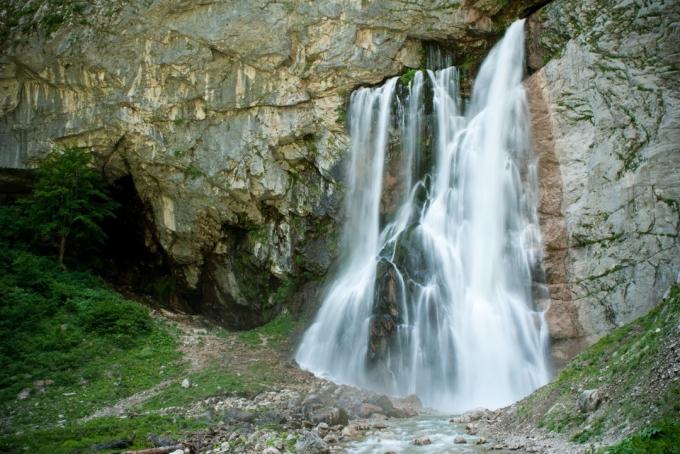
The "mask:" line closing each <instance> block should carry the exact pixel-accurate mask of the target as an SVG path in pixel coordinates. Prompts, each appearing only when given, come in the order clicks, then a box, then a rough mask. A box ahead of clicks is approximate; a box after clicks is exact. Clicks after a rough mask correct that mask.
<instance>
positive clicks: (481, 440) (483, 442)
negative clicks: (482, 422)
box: [475, 437, 486, 445]
mask: <svg viewBox="0 0 680 454" xmlns="http://www.w3.org/2000/svg"><path fill="white" fill-rule="evenodd" d="M485 443H486V438H484V437H479V438H478V439H476V440H475V444H477V445H483V444H485Z"/></svg>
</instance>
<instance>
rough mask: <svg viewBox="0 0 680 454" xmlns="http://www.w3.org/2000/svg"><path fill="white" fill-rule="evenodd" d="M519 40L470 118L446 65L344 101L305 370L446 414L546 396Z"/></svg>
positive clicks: (505, 50)
mask: <svg viewBox="0 0 680 454" xmlns="http://www.w3.org/2000/svg"><path fill="white" fill-rule="evenodd" d="M523 26H524V24H523V21H517V22H515V23H514V24H513V25H512V26H511V27H510V28H509V29H508V30H507V32H506V34H505V37H504V38H503V39H502V41H500V42H499V43H498V44H497V45H496V46H495V47H494V48H493V50H492V51H491V52H490V54H489V56H488V57H487V58H486V60H485V61H484V63H483V64H482V66H481V68H480V71H479V73H478V75H477V77H476V81H475V84H474V87H473V92H472V97H471V99H470V100H469V102H467V103H465V104H467V105H465V106H464V102H463V100H462V99H461V96H460V94H459V83H458V70H457V69H456V68H455V67H453V66H450V61H447V60H448V59H447V58H445V57H442V56H441V55H440V56H439V58H430V59H429V60H430V61H429V63H428V67H431V68H433V69H434V70H427V71H425V72H422V71H418V72H416V73H415V75H414V76H413V78H412V79H411V80H410V81H408V84H404V83H403V82H404V81H402V82H400V81H399V80H398V79H397V78H393V79H390V80H388V81H387V82H385V83H384V84H383V85H382V86H380V87H375V88H362V89H359V90H357V91H355V92H354V93H353V94H352V97H351V100H350V109H349V122H350V123H349V130H350V135H351V155H350V156H351V158H350V162H349V168H348V173H347V175H348V177H347V196H346V224H345V226H344V236H343V239H342V248H343V251H344V253H343V256H342V258H341V262H340V264H339V267H338V271H337V273H336V274H335V275H334V276H333V278H332V280H331V281H330V282H329V284H328V287H327V291H326V293H325V297H324V300H323V303H322V306H321V308H320V310H319V313H318V314H317V317H316V319H315V322H314V323H313V324H312V325H311V326H310V327H309V329H308V330H307V331H306V333H305V335H304V338H303V341H302V343H301V345H300V347H299V349H298V352H297V355H296V359H297V361H298V363H299V364H300V365H301V366H302V367H303V368H305V369H308V370H310V371H312V372H314V373H315V374H317V375H320V376H324V377H327V378H330V379H331V380H333V381H335V382H338V383H344V384H351V385H356V386H359V387H363V388H367V389H372V390H376V391H380V392H384V393H387V394H391V395H400V396H405V395H409V394H416V395H418V397H419V398H420V399H421V400H422V402H423V403H424V405H426V406H428V407H431V408H434V409H438V410H441V411H446V412H455V413H458V412H462V411H465V410H468V409H471V408H476V407H486V408H497V407H501V406H504V405H507V404H509V403H511V402H513V401H516V400H517V399H519V398H521V397H523V396H525V395H526V394H528V393H530V392H531V391H533V390H534V389H536V388H537V387H539V386H541V385H542V384H544V383H546V382H547V380H548V378H549V363H548V359H547V358H548V355H547V346H548V331H547V327H546V323H545V320H544V315H543V312H542V311H541V310H539V309H538V308H537V304H536V300H537V298H541V297H543V296H544V293H543V292H545V289H544V287H542V286H541V285H540V282H539V281H540V279H539V276H540V261H541V239H540V231H539V227H538V217H537V212H536V205H537V194H536V188H537V176H536V159H535V157H534V155H533V152H532V149H531V145H530V132H529V129H528V118H527V107H526V95H525V92H524V89H523V87H522V83H521V81H522V77H523V71H524V31H523ZM433 60H436V61H433ZM442 66H447V67H442Z"/></svg>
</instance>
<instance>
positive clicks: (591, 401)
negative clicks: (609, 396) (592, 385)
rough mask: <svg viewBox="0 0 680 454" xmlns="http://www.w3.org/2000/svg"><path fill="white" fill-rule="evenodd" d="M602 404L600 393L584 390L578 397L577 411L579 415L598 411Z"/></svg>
mask: <svg viewBox="0 0 680 454" xmlns="http://www.w3.org/2000/svg"><path fill="white" fill-rule="evenodd" d="M601 403H602V393H601V392H600V391H599V390H598V389H586V390H585V391H583V392H581V394H579V396H578V401H577V405H578V409H579V410H580V411H581V413H590V412H593V411H595V410H597V409H598V407H599V406H600V404H601Z"/></svg>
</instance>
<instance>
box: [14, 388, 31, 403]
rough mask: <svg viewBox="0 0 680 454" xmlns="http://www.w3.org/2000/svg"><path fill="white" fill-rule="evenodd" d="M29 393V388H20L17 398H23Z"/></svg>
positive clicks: (26, 397)
mask: <svg viewBox="0 0 680 454" xmlns="http://www.w3.org/2000/svg"><path fill="white" fill-rule="evenodd" d="M30 395H31V388H24V389H22V390H21V391H20V392H19V394H17V400H25V399H28V397H29V396H30Z"/></svg>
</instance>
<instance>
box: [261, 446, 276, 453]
mask: <svg viewBox="0 0 680 454" xmlns="http://www.w3.org/2000/svg"><path fill="white" fill-rule="evenodd" d="M262 454H281V451H279V450H278V449H276V448H275V447H273V446H270V447H268V448H265V449H264V450H262Z"/></svg>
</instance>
